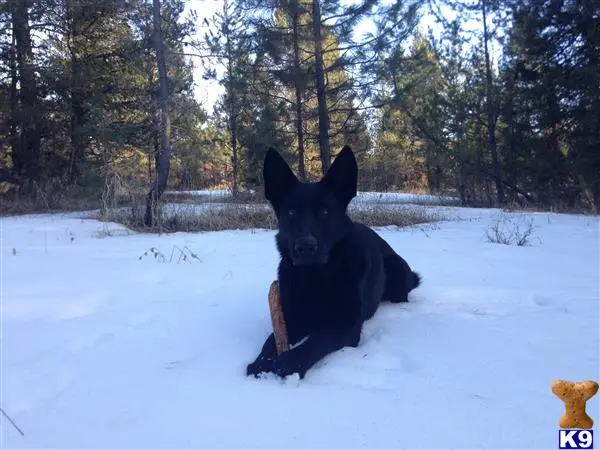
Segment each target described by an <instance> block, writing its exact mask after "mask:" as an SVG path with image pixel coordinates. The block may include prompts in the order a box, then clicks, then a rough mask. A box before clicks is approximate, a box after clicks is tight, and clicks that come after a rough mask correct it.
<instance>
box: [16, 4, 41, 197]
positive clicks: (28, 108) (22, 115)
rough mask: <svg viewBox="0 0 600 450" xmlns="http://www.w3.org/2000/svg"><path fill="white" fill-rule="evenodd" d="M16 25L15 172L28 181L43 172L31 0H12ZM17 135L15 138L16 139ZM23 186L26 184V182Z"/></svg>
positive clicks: (37, 177)
mask: <svg viewBox="0 0 600 450" xmlns="http://www.w3.org/2000/svg"><path fill="white" fill-rule="evenodd" d="M10 6H11V13H12V25H13V33H14V40H15V48H16V61H17V69H18V74H19V84H20V96H19V97H20V98H19V99H20V110H19V119H18V122H19V125H20V136H19V137H18V151H17V152H16V153H13V164H14V172H15V174H16V175H17V176H18V177H19V178H20V179H21V180H23V181H24V182H37V181H39V179H40V176H41V165H40V141H41V137H40V132H39V112H38V108H37V95H38V88H37V82H36V79H35V67H34V63H33V49H32V44H31V30H30V27H29V12H28V7H29V6H30V1H29V0H11V2H10ZM16 141H17V139H15V142H16ZM22 187H23V186H22Z"/></svg>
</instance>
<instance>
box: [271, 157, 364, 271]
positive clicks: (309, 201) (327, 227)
mask: <svg viewBox="0 0 600 450" xmlns="http://www.w3.org/2000/svg"><path fill="white" fill-rule="evenodd" d="M357 173H358V168H357V165H356V159H355V158H354V154H353V153H352V150H351V149H350V147H348V146H345V147H344V148H343V149H342V151H341V152H340V153H339V154H338V155H337V157H336V158H335V160H334V162H333V164H332V165H331V167H330V168H329V170H328V171H327V173H326V174H325V176H324V177H323V179H322V180H320V181H319V182H317V183H302V182H300V181H299V180H298V178H296V176H295V175H294V173H293V172H292V170H291V169H290V167H289V166H288V164H287V163H286V162H285V160H284V159H283V158H282V157H281V155H279V153H277V152H276V151H275V150H273V149H269V151H268V152H267V155H266V157H265V162H264V169H263V176H264V183H265V185H264V189H265V197H266V198H267V200H268V201H269V202H270V203H271V206H272V207H273V210H274V211H275V214H276V215H277V220H278V222H279V232H278V234H277V244H278V247H279V249H280V250H281V251H282V252H283V253H284V254H286V255H287V256H288V257H289V258H290V260H291V261H292V263H293V264H294V265H297V266H300V265H309V264H325V263H326V262H327V260H328V257H329V252H330V251H331V249H332V248H333V246H334V245H335V244H336V242H338V241H339V240H340V239H342V238H343V237H344V236H345V235H346V234H347V233H348V230H349V228H350V226H351V221H350V219H349V218H348V216H347V215H346V209H347V207H348V204H349V203H350V201H351V200H352V199H353V198H354V197H355V196H356V182H357Z"/></svg>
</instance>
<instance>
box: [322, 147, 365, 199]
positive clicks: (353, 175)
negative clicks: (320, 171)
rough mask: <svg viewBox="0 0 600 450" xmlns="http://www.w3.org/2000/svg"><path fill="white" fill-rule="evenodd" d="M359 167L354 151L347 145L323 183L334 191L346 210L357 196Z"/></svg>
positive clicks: (330, 168)
mask: <svg viewBox="0 0 600 450" xmlns="http://www.w3.org/2000/svg"><path fill="white" fill-rule="evenodd" d="M357 178H358V166H357V164H356V158H354V153H352V149H351V148H350V147H348V146H347V145H346V146H344V148H343V149H342V151H341V152H339V153H338V155H337V156H336V158H335V160H334V161H333V164H331V167H329V170H328V171H327V173H326V174H325V177H324V178H323V179H322V180H321V183H322V184H324V185H325V186H327V187H328V188H329V189H331V190H332V191H333V193H334V194H335V196H336V198H337V199H338V201H339V202H340V203H341V204H342V205H343V207H344V209H345V208H346V207H347V206H348V203H350V201H351V200H352V199H353V198H354V197H355V196H356V184H357Z"/></svg>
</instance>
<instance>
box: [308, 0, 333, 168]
mask: <svg viewBox="0 0 600 450" xmlns="http://www.w3.org/2000/svg"><path fill="white" fill-rule="evenodd" d="M312 16H313V17H312V20H313V39H314V41H315V75H316V81H317V83H316V84H317V101H318V104H319V107H318V110H319V152H320V158H321V168H322V171H323V175H325V173H326V172H327V170H328V169H329V166H330V165H331V149H330V147H329V112H328V110H327V97H326V91H325V63H324V61H323V37H322V36H321V5H320V4H319V0H312Z"/></svg>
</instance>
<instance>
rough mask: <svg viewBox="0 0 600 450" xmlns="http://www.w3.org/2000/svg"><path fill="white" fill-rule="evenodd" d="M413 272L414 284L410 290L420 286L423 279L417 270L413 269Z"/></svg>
mask: <svg viewBox="0 0 600 450" xmlns="http://www.w3.org/2000/svg"><path fill="white" fill-rule="evenodd" d="M411 272H412V276H413V284H412V286H411V287H410V289H409V292H410V291H412V290H413V289H416V288H418V287H419V286H420V285H421V280H422V277H421V275H419V274H418V273H417V272H414V271H411Z"/></svg>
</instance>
